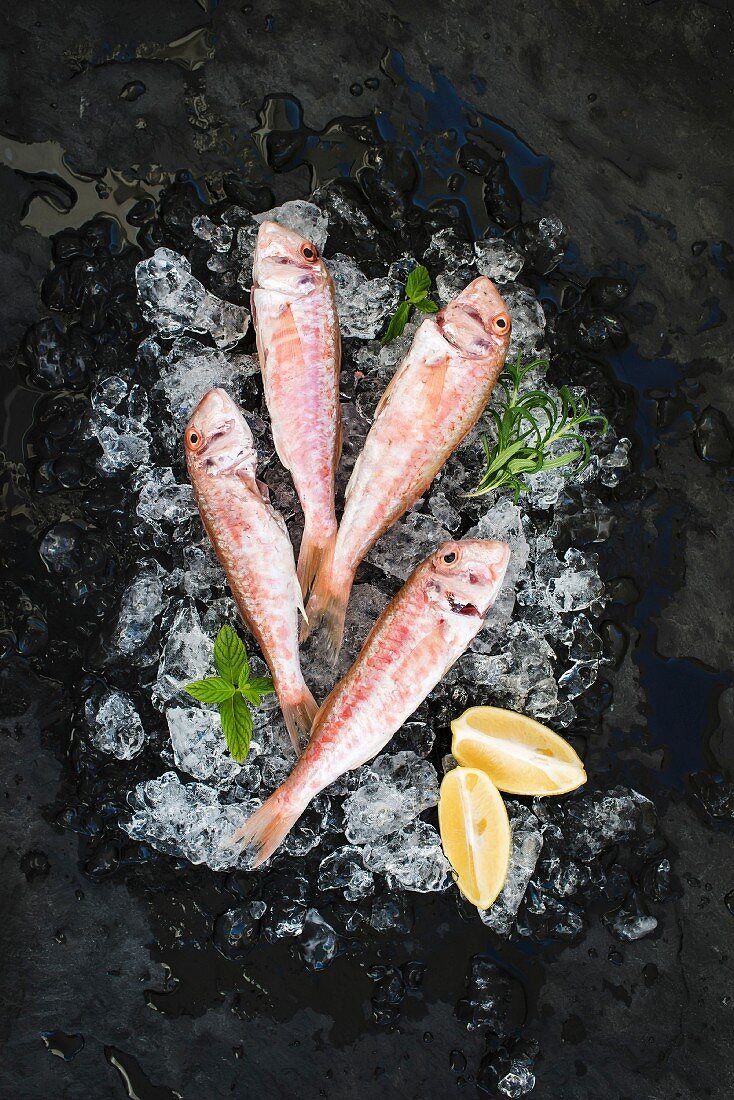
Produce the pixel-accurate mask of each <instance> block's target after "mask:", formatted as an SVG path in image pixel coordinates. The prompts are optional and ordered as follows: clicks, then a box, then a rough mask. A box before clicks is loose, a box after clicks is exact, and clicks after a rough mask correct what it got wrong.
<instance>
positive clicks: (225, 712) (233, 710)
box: [219, 695, 252, 764]
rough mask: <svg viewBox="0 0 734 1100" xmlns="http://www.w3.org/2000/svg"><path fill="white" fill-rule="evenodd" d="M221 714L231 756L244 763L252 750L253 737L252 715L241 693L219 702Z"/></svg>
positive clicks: (239, 762)
mask: <svg viewBox="0 0 734 1100" xmlns="http://www.w3.org/2000/svg"><path fill="white" fill-rule="evenodd" d="M219 716H220V718H221V720H222V729H223V730H224V736H225V738H226V740H227V748H228V749H229V752H230V756H231V757H232V759H233V760H236V761H237V763H238V764H242V763H243V762H244V760H245V759H246V758H247V754H248V752H249V751H250V741H251V739H252V715H251V714H250V708H249V707H248V705H247V703H246V702H245V700H244V699H243V698H242V696H241V695H233V696H232V698H231V699H227V700H226V701H225V702H224V703H220V704H219Z"/></svg>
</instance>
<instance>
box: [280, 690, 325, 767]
mask: <svg viewBox="0 0 734 1100" xmlns="http://www.w3.org/2000/svg"><path fill="white" fill-rule="evenodd" d="M280 709H281V710H282V712H283V720H284V721H285V726H286V729H287V730H288V735H289V737H290V739H291V744H292V745H293V748H294V749H295V751H296V756H300V755H301V736H302V735H303V734H305V736H306V740H308V738H309V737H310V735H311V726H312V725H313V720H314V718H315V717H316V711H317V710H318V709H319V705H318V703H317V702H316V700H315V699H314V697H313V695H312V694H311V691H310V689H309V688H308V687H307V685H306V684H304V685H303V687H302V688H301V692H300V694H299V695H297V696H295V697H294V698H290V699H281V700H280Z"/></svg>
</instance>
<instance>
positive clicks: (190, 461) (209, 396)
mask: <svg viewBox="0 0 734 1100" xmlns="http://www.w3.org/2000/svg"><path fill="white" fill-rule="evenodd" d="M184 447H185V449H186V465H187V466H188V469H189V475H190V476H192V477H193V474H194V473H195V472H206V473H208V474H224V473H239V474H244V475H246V476H252V477H253V478H254V477H255V470H256V467H257V452H256V450H255V443H254V440H253V438H252V432H251V431H250V428H249V425H248V423H247V421H246V420H245V418H244V416H243V415H242V413H241V411H240V409H239V407H238V406H237V405H236V404H235V402H234V401H233V400H232V398H231V397H230V396H229V394H228V393H227V392H226V391H225V390H221V389H213V390H208V391H207V393H205V394H204V396H203V397H202V399H201V401H200V402H199V404H198V405H197V406H196V408H195V409H194V412H193V413H192V415H191V419H190V420H189V422H188V424H187V425H186V430H185V431H184Z"/></svg>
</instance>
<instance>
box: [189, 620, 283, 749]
mask: <svg viewBox="0 0 734 1100" xmlns="http://www.w3.org/2000/svg"><path fill="white" fill-rule="evenodd" d="M214 664H215V665H216V668H217V672H218V673H219V675H218V676H207V677H206V678H205V679H204V680H194V682H193V683H192V684H187V685H186V687H185V688H184V691H187V692H188V694H189V695H191V696H193V698H194V699H198V700H199V702H200V703H213V704H216V705H217V706H218V707H219V717H220V719H221V722H222V730H223V731H224V737H225V739H226V742H227V748H228V749H229V752H230V755H231V756H232V758H233V759H234V760H236V761H237V763H238V764H242V763H243V762H244V761H245V759H246V758H247V754H248V752H249V751H250V741H251V740H252V712H251V711H250V706H253V707H257V706H259V705H260V703H261V702H262V699H263V696H264V695H272V693H273V692H274V691H275V688H274V686H273V681H272V680H271V679H270V677H269V676H251V675H250V662H249V661H248V660H247V650H246V649H245V643H244V642H243V641H242V639H241V638H240V636H239V635H238V634H236V633H235V631H234V630H233V629H232V627H231V626H228V625H227V624H226V623H225V625H224V626H223V627H222V629H221V630H220V631H219V633H218V634H217V637H216V640H215V642H214ZM248 704H249V705H248Z"/></svg>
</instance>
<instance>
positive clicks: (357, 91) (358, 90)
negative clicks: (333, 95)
mask: <svg viewBox="0 0 734 1100" xmlns="http://www.w3.org/2000/svg"><path fill="white" fill-rule="evenodd" d="M363 90H364V89H363V88H362V85H361V84H357V83H354V84H351V85H350V87H349V91H350V92H351V93H352V95H361V94H362V92H363Z"/></svg>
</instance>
